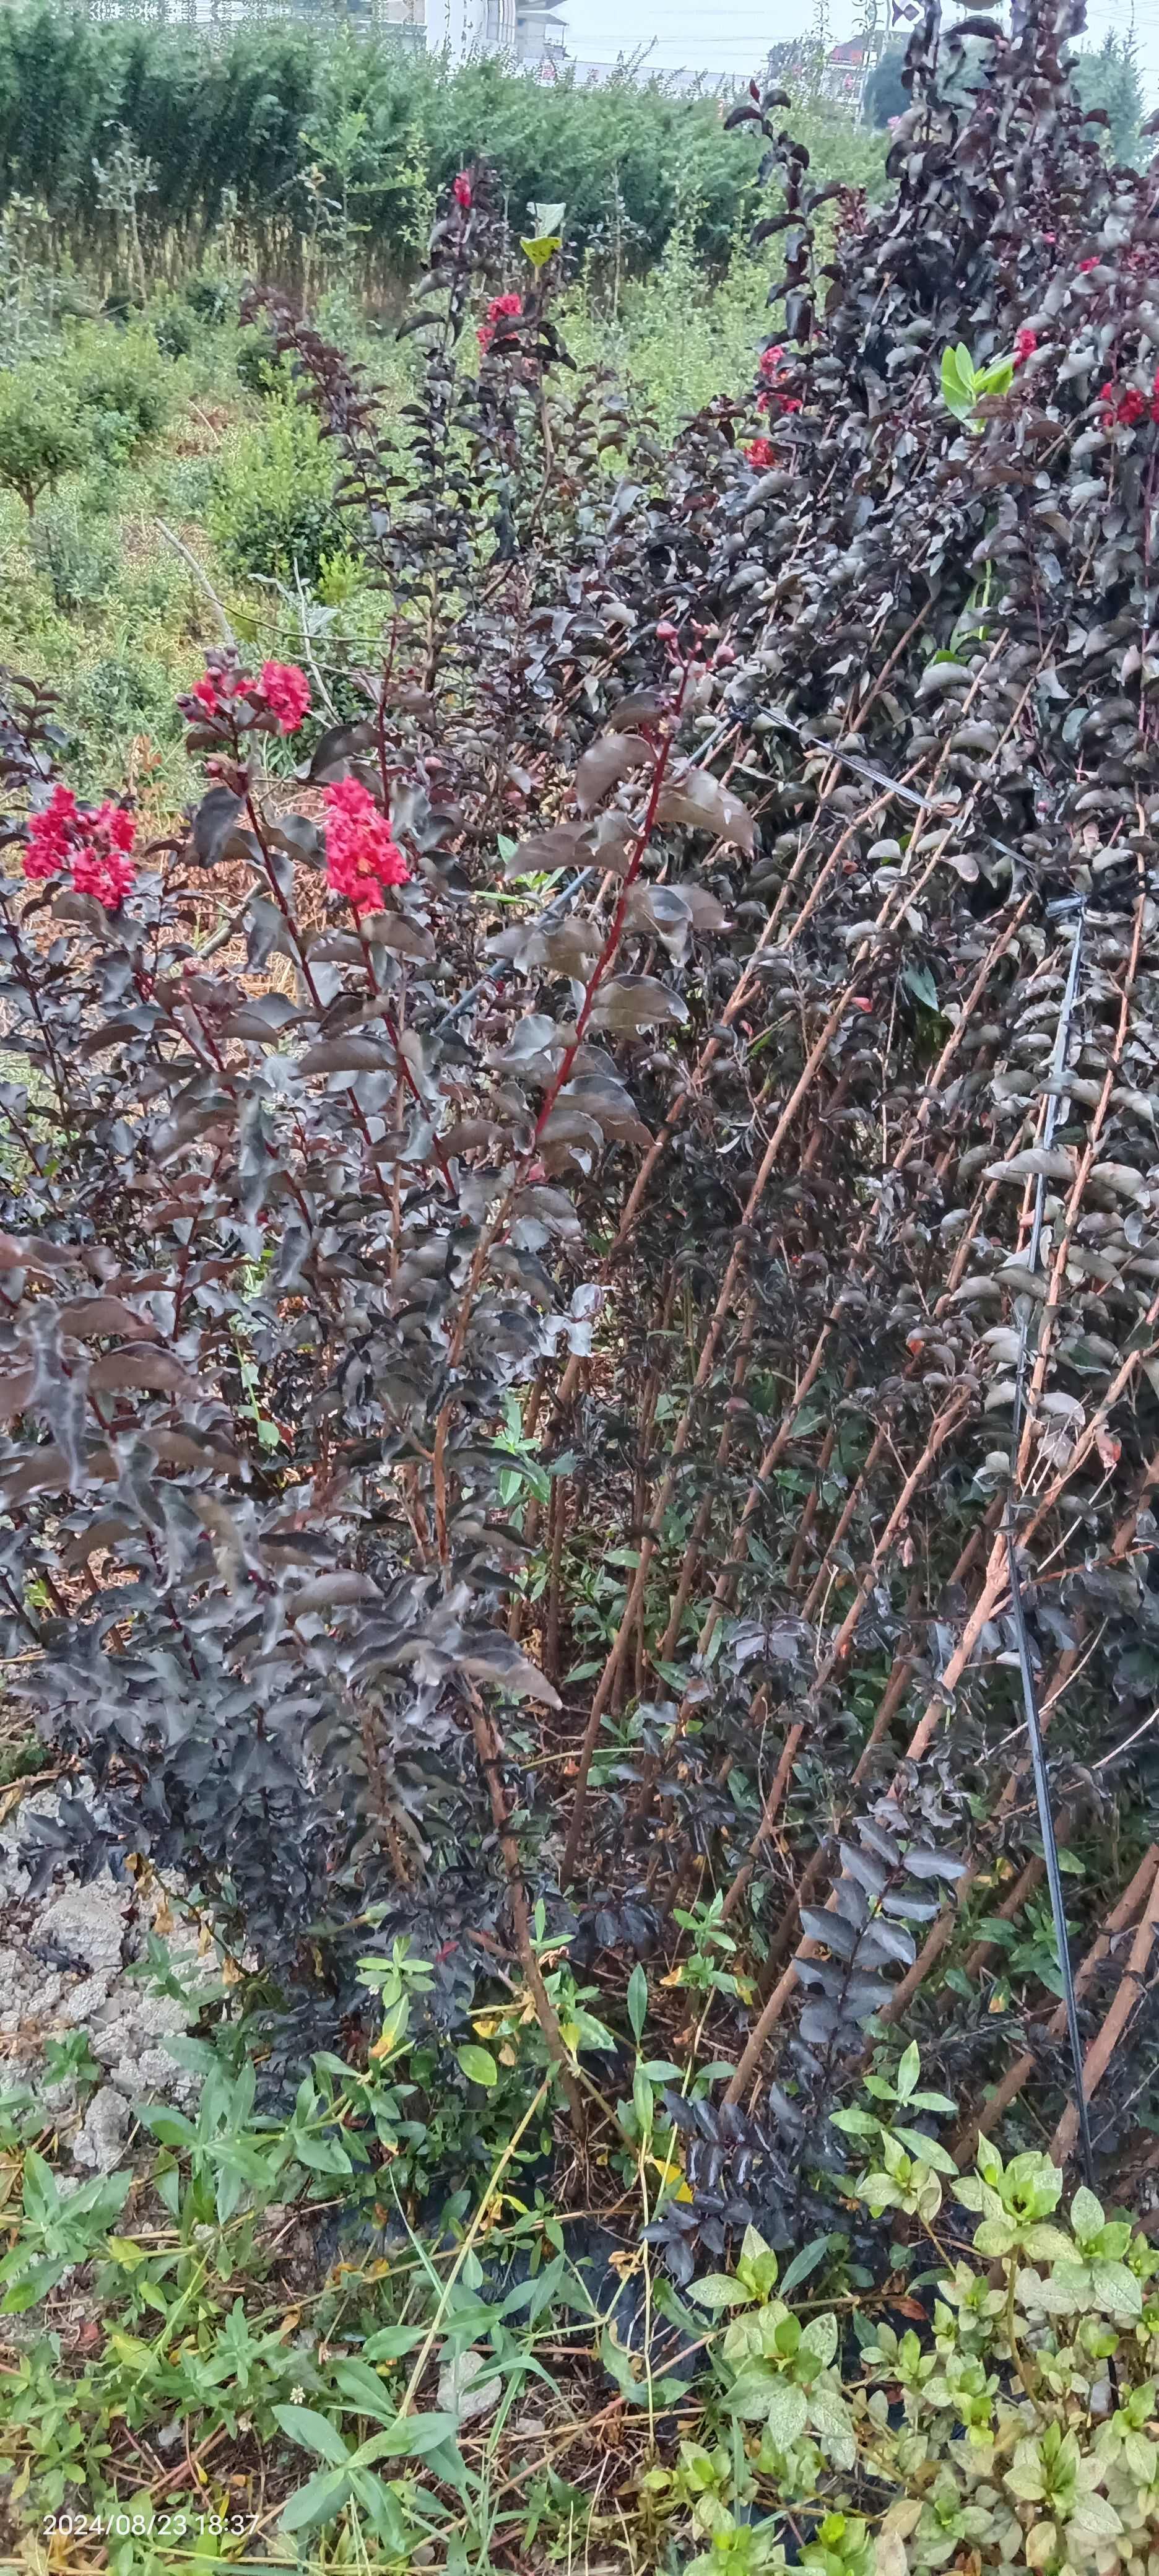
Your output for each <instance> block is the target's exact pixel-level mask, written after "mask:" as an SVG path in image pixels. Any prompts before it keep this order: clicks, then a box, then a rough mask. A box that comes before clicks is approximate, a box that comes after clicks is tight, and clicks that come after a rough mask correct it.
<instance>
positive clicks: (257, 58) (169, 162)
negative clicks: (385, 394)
mask: <svg viewBox="0 0 1159 2576" xmlns="http://www.w3.org/2000/svg"><path fill="white" fill-rule="evenodd" d="M806 122H811V123H812V125H813V126H814V127H817V128H818V132H817V136H816V137H815V136H814V134H812V133H810V134H809V135H808V136H807V139H808V140H809V141H810V143H813V142H814V141H815V140H817V141H818V142H819V147H820V150H819V157H820V160H821V162H822V164H823V165H824V166H825V169H826V172H827V173H830V172H832V173H836V174H838V175H841V176H843V177H846V176H847V177H850V178H864V177H866V176H871V175H872V174H873V172H874V170H875V168H876V163H877V161H878V160H879V159H880V151H879V148H878V147H877V146H876V145H875V144H874V143H872V142H869V141H867V139H866V138H864V137H861V136H859V135H856V134H855V133H854V132H853V130H852V129H851V128H850V127H849V126H848V125H847V124H845V123H842V122H841V121H840V120H837V119H833V120H831V121H829V122H828V123H826V124H822V125H820V126H818V120H817V119H816V117H815V116H814V117H813V118H812V119H811V120H806ZM118 129H123V130H124V131H125V132H126V133H127V134H128V135H129V136H130V137H131V139H132V142H133V144H134V146H135V148H136V150H137V152H138V153H143V154H145V155H147V156H148V159H149V161H150V163H151V164H152V180H153V185H152V186H151V188H150V190H149V192H148V193H147V194H145V195H144V196H143V197H142V199H141V203H140V207H139V220H140V224H141V230H142V235H143V238H144V240H145V244H146V250H147V251H150V250H151V251H152V253H153V255H154V257H156V254H157V253H158V251H159V249H160V248H161V246H162V245H171V244H172V242H173V239H174V237H175V236H176V237H177V238H178V239H179V240H180V241H181V242H182V243H183V244H184V247H185V248H186V249H187V250H188V249H189V248H190V247H191V246H192V245H193V243H195V242H196V241H198V240H200V241H204V239H205V237H206V235H207V234H208V232H209V231H210V230H212V228H213V227H214V225H216V224H218V223H219V222H220V221H221V219H222V217H223V215H224V214H226V213H227V212H228V211H229V209H230V207H231V205H232V206H236V209H237V212H238V215H239V217H240V219H241V222H242V224H243V225H244V226H245V227H246V228H247V230H248V231H249V233H250V234H251V235H252V236H253V238H254V240H255V242H256V244H257V247H258V249H259V251H261V250H264V251H266V252H267V253H268V252H270V251H271V250H273V249H276V246H277V244H278V242H279V241H281V242H282V243H283V244H285V245H288V246H292V244H293V243H294V242H295V241H298V242H300V241H301V239H302V238H303V237H304V236H305V235H306V234H307V233H308V232H309V231H310V229H311V226H312V224H315V223H316V221H317V197H316V194H315V198H314V202H313V204H312V202H311V187H310V183H309V181H308V179H307V173H308V172H309V171H310V170H311V168H315V169H317V168H318V167H320V168H321V170H322V172H323V174H324V179H325V181H326V183H327V185H328V187H329V191H330V193H331V194H332V195H333V194H335V193H337V192H338V190H339V188H340V187H341V186H343V185H344V186H345V188H346V190H347V191H348V193H349V201H350V204H351V207H352V210H353V213H354V216H355V219H356V222H357V225H358V227H359V228H360V230H361V232H362V235H363V237H364V240H365V245H366V249H367V252H368V253H369V255H370V256H371V257H374V258H377V259H379V260H380V261H381V262H383V263H384V264H387V265H389V264H391V262H392V260H393V262H394V264H396V265H399V266H401V265H404V264H406V263H407V262H408V261H409V259H410V257H411V255H412V253H413V251H414V249H415V248H416V246H417V245H418V244H419V242H420V241H421V240H422V238H423V236H424V233H425V228H426V223H427V220H428V217H429V208H430V200H431V192H432V190H434V189H437V188H439V187H441V186H442V185H444V184H445V182H446V181H447V180H448V179H449V178H450V177H451V176H452V175H453V173H454V171H455V170H456V169H457V168H458V167H459V166H460V164H461V163H462V162H463V161H465V160H467V159H469V158H470V157H471V156H472V155H473V154H474V153H476V152H479V151H481V150H482V149H484V148H486V151H487V153H488V155H489V157H490V159H491V160H492V162H493V163H494V164H495V166H496V167H497V170H498V173H499V177H500V180H501V182H502V184H503V186H504V188H505V190H506V191H507V193H508V197H509V201H510V205H511V211H512V216H513V219H514V221H515V222H516V224H518V223H521V222H522V221H523V220H524V214H525V208H526V205H527V202H528V200H529V199H533V198H536V197H545V196H546V197H551V198H556V197H563V198H566V200H567V203H568V208H569V218H570V228H571V234H572V238H573V240H574V241H575V242H576V244H577V246H578V247H580V248H583V247H585V246H586V245H587V244H589V243H591V242H593V241H596V240H598V239H599V237H600V235H601V233H602V232H604V231H605V230H606V229H607V228H608V227H609V225H610V223H611V221H612V215H613V206H614V202H615V196H616V190H617V188H618V190H619V197H620V208H621V216H622V218H623V219H624V221H625V225H626V231H627V238H628V239H629V241H630V242H631V243H632V244H633V245H634V248H635V252H636V255H637V257H638V259H639V261H640V262H641V263H646V262H647V261H648V260H650V259H654V258H655V257H656V256H657V255H658V254H659V253H660V252H661V251H662V249H663V247H664V244H665V242H666V240H667V239H668V236H669V234H670V232H671V230H672V227H673V224H674V222H675V221H676V219H677V218H678V217H679V218H681V219H682V220H683V221H684V222H686V223H687V224H689V225H690V227H691V232H692V238H693V241H694V245H695V248H696V251H697V253H698V255H699V256H701V257H706V258H709V259H719V260H723V259H724V258H726V257H727V254H728V251H729V249H730V247H731V245H732V244H733V243H734V241H735V239H736V237H737V233H738V230H739V228H740V227H741V226H742V224H743V222H744V221H745V219H746V216H747V214H748V212H749V209H750V202H751V199H752V193H753V186H754V179H755V164H756V153H755V148H754V146H753V145H752V143H751V141H750V140H749V138H748V137H747V135H746V134H744V133H741V134H733V135H728V134H726V133H725V132H724V129H723V116H722V112H721V108H720V105H719V103H718V102H717V101H716V100H714V99H709V98H706V99H700V100H682V99H675V98H672V97H669V96H668V95H667V94H666V93H665V91H664V90H663V88H662V86H661V85H659V84H656V85H654V86H652V87H641V86H639V85H637V84H636V83H634V82H630V81H623V82H615V83H612V84H611V85H610V86H609V87H607V88H605V89H600V90H583V89H578V88H576V87H575V86H574V85H572V84H571V83H570V82H568V81H563V82H561V83H560V84H559V85H558V86H556V87H555V88H552V89H547V88H544V87H542V86H541V85H540V84H539V83H538V82H536V81H535V80H534V79H532V78H530V77H527V76H524V75H520V74H518V73H512V72H509V71H505V70H504V69H503V68H502V67H501V66H500V65H499V64H497V63H475V64H471V65H468V66H467V67H465V68H464V69H462V70H460V71H457V72H450V73H449V72H448V71H447V70H446V68H445V66H444V65H443V64H442V62H441V61H439V60H428V59H427V58H425V57H424V56H421V55H418V56H416V55H414V54H413V53H409V52H406V51H404V50H403V49H402V48H400V47H399V46H397V45H394V44H392V43H391V42H390V41H389V39H375V38H367V39H361V40H360V39H357V38H355V39H350V38H341V37H339V38H325V37H320V36H315V35H313V34H312V33H310V32H308V31H302V30H300V29H297V28H295V29H292V30H291V29H285V28H265V29H253V30H250V31H248V32H243V33H240V34H238V35H237V36H236V37H235V38H233V39H232V41H230V42H229V43H228V44H227V45H226V46H225V47H223V48H221V49H218V48H216V47H210V46H208V45H207V44H205V43H204V42H203V41H201V40H200V39H199V38H198V37H197V36H196V35H195V34H191V33H186V32H184V31H176V30H163V29H154V28H147V27H143V26H140V25H138V24H134V23H131V22H120V23H114V24H111V25H110V24H109V23H107V22H106V23H104V24H98V23H94V22H93V21H91V20H90V19H88V18H86V17H84V16H80V15H70V14H69V13H68V12H66V11H63V10H61V9H59V8H55V7H51V6H44V5H41V6H38V7H35V8H31V9H28V8H24V9H19V8H18V9H14V10H9V9H7V8H6V9H4V10H2V11H0V200H2V199H4V198H6V197H8V196H10V195H12V194H14V193H19V194H21V195H23V196H26V197H30V198H33V199H39V200H41V201H42V202H43V203H44V204H45V206H46V207H47V208H48V211H49V213H50V215H51V216H52V218H53V220H54V222H55V224H56V225H57V226H58V228H60V229H61V230H63V231H65V232H67V233H68V234H69V235H70V237H71V238H72V239H73V240H74V241H75V243H76V245H77V247H78V248H80V249H81V250H83V249H85V248H86V247H90V246H91V247H95V248H99V247H101V246H104V247H105V248H106V249H108V248H111V247H112V246H113V244H114V242H115V236H116V218H115V216H114V215H112V214H110V213H108V212H102V210H101V208H100V207H99V205H98V204H96V203H95V191H94V185H93V161H94V159H98V160H99V159H103V158H106V157H107V154H108V151H109V147H110V141H111V140H112V139H115V137H116V134H117V130H118ZM352 137H353V142H352ZM817 159H818V152H817V151H815V152H814V160H815V162H816V161H817ZM344 161H345V178H344V181H343V179H342V175H341V174H342V171H343V162H344ZM263 235H264V236H265V239H264V240H263V238H262V237H263Z"/></svg>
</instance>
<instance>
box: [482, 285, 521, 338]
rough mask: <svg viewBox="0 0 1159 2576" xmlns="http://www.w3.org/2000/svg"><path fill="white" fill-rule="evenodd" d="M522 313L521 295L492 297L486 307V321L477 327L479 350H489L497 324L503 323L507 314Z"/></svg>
mask: <svg viewBox="0 0 1159 2576" xmlns="http://www.w3.org/2000/svg"><path fill="white" fill-rule="evenodd" d="M522 311H523V297H522V296H521V295H493V296H492V298H491V301H490V303H489V305H488V307H487V319H486V321H485V322H481V323H480V325H479V346H480V348H481V349H489V348H490V346H491V342H492V340H493V339H494V337H495V329H496V325H497V323H499V322H502V321H504V320H505V319H506V318H507V316H508V315H509V314H515V313H522Z"/></svg>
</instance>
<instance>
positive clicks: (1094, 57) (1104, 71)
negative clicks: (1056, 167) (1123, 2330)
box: [1075, 29, 1144, 163]
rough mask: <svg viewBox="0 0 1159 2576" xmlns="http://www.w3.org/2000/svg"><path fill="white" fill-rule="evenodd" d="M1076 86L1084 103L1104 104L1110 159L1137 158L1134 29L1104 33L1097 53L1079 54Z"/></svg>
mask: <svg viewBox="0 0 1159 2576" xmlns="http://www.w3.org/2000/svg"><path fill="white" fill-rule="evenodd" d="M1075 87H1076V89H1077V91H1078V94H1079V97H1080V98H1081V100H1082V102H1083V105H1084V107H1105V109H1106V111H1107V116H1108V118H1109V120H1110V121H1109V124H1108V127H1107V144H1108V148H1109V150H1110V153H1111V157H1112V159H1113V160H1115V161H1123V162H1127V163H1137V162H1139V160H1140V144H1139V128H1140V126H1141V125H1142V122H1143V109H1144V100H1143V84H1142V82H1141V80H1140V78H1139V64H1138V59H1137V56H1136V52H1135V36H1134V30H1133V29H1132V31H1131V32H1130V34H1128V35H1126V36H1117V35H1115V34H1114V33H1111V34H1110V35H1107V36H1104V38H1103V42H1102V44H1101V45H1100V46H1099V49H1098V52H1097V53H1089V54H1080V55H1079V58H1078V62H1077V65H1076V67H1075Z"/></svg>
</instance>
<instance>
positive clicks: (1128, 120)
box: [865, 33, 1144, 162]
mask: <svg viewBox="0 0 1159 2576" xmlns="http://www.w3.org/2000/svg"><path fill="white" fill-rule="evenodd" d="M962 53H963V61H962V68H961V71H960V73H959V74H958V75H957V76H956V78H955V80H954V82H953V83H949V82H947V83H945V84H943V86H944V87H945V89H946V90H947V92H948V93H950V94H952V92H953V91H954V90H956V89H962V90H969V89H975V88H976V87H977V85H978V80H979V77H980V75H981V73H982V72H983V70H984V69H985V66H986V63H987V61H988V59H989V48H988V47H987V46H985V45H983V44H972V43H970V41H969V40H967V42H966V44H965V45H964V46H963V48H962ZM905 57H906V48H905V46H904V44H901V45H887V46H886V49H885V51H884V53H883V54H881V55H880V56H879V59H878V61H877V62H876V63H875V64H874V67H873V70H872V71H871V73H870V75H869V79H868V81H867V82H866V85H865V122H866V124H867V125H869V126H873V127H875V128H876V129H877V130H879V131H880V129H881V128H882V127H883V126H886V125H888V124H889V123H890V121H891V119H892V118H893V117H895V116H904V115H905V112H906V109H907V108H908V106H909V103H910V101H909V93H908V91H906V90H905V89H903V87H902V79H901V75H902V69H903V66H904V63H905ZM1075 86H1076V88H1077V90H1078V93H1079V97H1080V98H1081V100H1082V102H1083V105H1084V107H1104V108H1105V109H1106V111H1107V116H1108V118H1109V120H1110V122H1109V125H1108V126H1107V128H1106V139H1107V148H1108V151H1109V152H1110V155H1111V158H1112V160H1114V161H1124V162H1134V161H1136V160H1137V159H1138V153H1139V128H1140V126H1141V124H1142V122H1143V112H1144V99H1143V87H1142V83H1141V81H1140V78H1139V65H1138V60H1137V57H1136V53H1135V39H1134V35H1133V34H1128V35H1126V36H1118V35H1115V34H1114V33H1111V34H1110V35H1107V36H1105V37H1104V39H1103V42H1102V44H1101V45H1100V46H1099V47H1098V49H1097V51H1094V50H1092V51H1091V52H1089V53H1083V54H1080V55H1079V57H1078V62H1077V66H1076V70H1075Z"/></svg>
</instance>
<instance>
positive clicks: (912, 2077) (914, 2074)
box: [897, 967, 938, 2102]
mask: <svg viewBox="0 0 1159 2576" xmlns="http://www.w3.org/2000/svg"><path fill="white" fill-rule="evenodd" d="M912 971H913V972H914V973H916V974H925V972H926V969H925V967H916V968H914V969H913V970H912ZM930 981H931V982H932V981H933V978H932V976H931V978H930ZM915 989H916V988H915ZM937 999H938V997H937V992H936V990H935V993H934V1008H935V1009H936V1007H937ZM921 2071H922V2059H921V2050H920V2049H919V2047H918V2044H917V2041H916V2039H911V2041H910V2044H909V2047H908V2048H907V2049H905V2050H904V2051H903V2054H902V2058H901V2063H900V2065H899V2067H898V2070H897V2098H898V2100H899V2102H912V2100H913V2097H914V2088H915V2086H916V2084H917V2080H918V2077H919V2075H920V2074H921Z"/></svg>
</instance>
